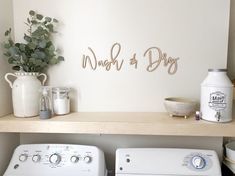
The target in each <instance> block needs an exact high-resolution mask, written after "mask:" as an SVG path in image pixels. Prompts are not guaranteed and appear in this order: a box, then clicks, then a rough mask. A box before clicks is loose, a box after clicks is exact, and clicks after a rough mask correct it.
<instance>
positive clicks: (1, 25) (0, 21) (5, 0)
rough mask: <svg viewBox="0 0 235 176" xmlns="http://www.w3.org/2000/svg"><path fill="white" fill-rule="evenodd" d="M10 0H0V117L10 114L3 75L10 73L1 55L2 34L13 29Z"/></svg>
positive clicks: (10, 109)
mask: <svg viewBox="0 0 235 176" xmlns="http://www.w3.org/2000/svg"><path fill="white" fill-rule="evenodd" d="M12 5H13V4H12V1H11V0H0V90H1V93H0V116H3V115H6V114H9V113H11V112H12V105H11V88H10V87H9V85H8V83H7V82H6V81H5V79H4V75H5V74H6V73H7V72H10V67H9V65H8V62H7V59H5V57H4V55H3V53H4V50H3V41H5V40H6V38H5V37H4V33H5V31H6V30H7V29H9V28H10V27H11V28H13V8H12Z"/></svg>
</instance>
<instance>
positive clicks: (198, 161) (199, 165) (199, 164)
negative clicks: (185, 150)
mask: <svg viewBox="0 0 235 176" xmlns="http://www.w3.org/2000/svg"><path fill="white" fill-rule="evenodd" d="M192 165H193V167H194V168H195V169H203V168H204V167H205V166H206V162H205V159H204V158H203V157H201V156H194V157H193V158H192Z"/></svg>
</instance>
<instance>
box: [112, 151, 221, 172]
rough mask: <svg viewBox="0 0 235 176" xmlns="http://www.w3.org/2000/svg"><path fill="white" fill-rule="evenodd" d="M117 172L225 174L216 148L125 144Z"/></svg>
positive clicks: (119, 153)
mask: <svg viewBox="0 0 235 176" xmlns="http://www.w3.org/2000/svg"><path fill="white" fill-rule="evenodd" d="M115 167H116V171H115V175H116V176H222V174H221V168H220V162H219V159H218V156H217V154H216V152H215V151H212V150H196V149H172V148H125V149H118V150H117V151H116V166H115Z"/></svg>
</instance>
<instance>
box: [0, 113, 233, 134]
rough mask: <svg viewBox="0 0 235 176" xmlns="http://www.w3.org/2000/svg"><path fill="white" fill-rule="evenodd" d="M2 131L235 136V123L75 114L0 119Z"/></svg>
mask: <svg viewBox="0 0 235 176" xmlns="http://www.w3.org/2000/svg"><path fill="white" fill-rule="evenodd" d="M0 132H16V133H77V134H131V135H170V136H218V137H219V136H227V137H235V122H231V123H212V122H206V121H202V120H200V121H196V120H194V118H193V117H190V118H188V119H184V118H179V117H169V116H168V114H166V113H137V112H135V113H131V112H130V113H119V112H118V113H114V112H110V113H106V112H105V113H101V112H94V113H93V112H89V113H71V114H69V115H65V116H56V117H53V118H51V119H48V120H40V119H39V118H38V117H33V118H16V117H14V116H13V115H8V116H5V117H2V118H0Z"/></svg>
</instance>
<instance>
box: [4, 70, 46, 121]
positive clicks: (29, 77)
mask: <svg viewBox="0 0 235 176" xmlns="http://www.w3.org/2000/svg"><path fill="white" fill-rule="evenodd" d="M9 76H13V77H15V78H16V80H15V81H14V82H13V83H12V82H11V81H10V80H9V79H8V77H9ZM40 76H43V77H44V78H43V81H42V83H41V82H40V81H39V79H38V77H40ZM5 79H6V81H7V82H8V83H9V85H10V87H11V88H12V101H13V111H14V115H15V116H16V117H33V116H37V115H38V114H39V97H40V92H39V89H40V87H41V85H44V83H45V81H46V79H47V76H46V75H45V74H44V73H41V74H39V73H36V72H16V73H15V74H13V73H7V74H6V75H5Z"/></svg>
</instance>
